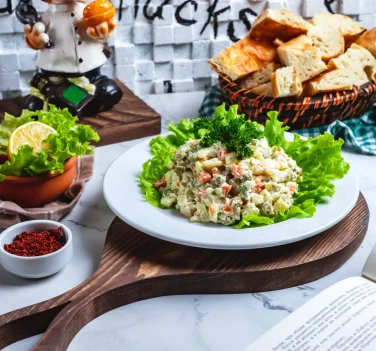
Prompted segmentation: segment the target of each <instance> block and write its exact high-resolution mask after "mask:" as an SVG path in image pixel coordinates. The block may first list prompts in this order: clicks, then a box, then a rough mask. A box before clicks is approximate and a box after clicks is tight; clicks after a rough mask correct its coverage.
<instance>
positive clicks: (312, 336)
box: [244, 246, 376, 351]
mask: <svg viewBox="0 0 376 351" xmlns="http://www.w3.org/2000/svg"><path fill="white" fill-rule="evenodd" d="M375 350H376V246H375V247H374V248H373V250H372V252H371V254H370V256H369V257H368V259H367V262H366V264H365V266H364V268H363V273H362V277H353V278H348V279H345V280H342V281H340V282H339V283H336V284H334V285H333V286H331V287H330V288H328V289H326V290H324V291H323V292H321V293H320V294H318V295H317V296H315V297H314V298H313V299H312V300H310V301H309V302H307V303H306V304H304V305H303V306H302V307H300V308H299V309H297V310H296V311H295V312H294V313H292V314H291V315H289V316H288V317H287V318H285V319H284V320H283V321H282V322H280V323H279V324H277V325H276V326H275V327H273V328H272V329H271V330H269V331H268V332H267V333H266V334H264V335H263V336H262V337H261V338H260V339H258V340H257V341H256V342H255V343H253V344H252V345H250V346H248V347H247V348H246V349H245V350H244V351H375Z"/></svg>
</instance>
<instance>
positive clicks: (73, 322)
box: [0, 194, 369, 351]
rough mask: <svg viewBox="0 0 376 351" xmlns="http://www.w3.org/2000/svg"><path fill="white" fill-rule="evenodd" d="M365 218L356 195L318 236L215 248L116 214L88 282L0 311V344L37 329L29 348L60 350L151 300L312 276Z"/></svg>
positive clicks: (354, 240)
mask: <svg viewBox="0 0 376 351" xmlns="http://www.w3.org/2000/svg"><path fill="white" fill-rule="evenodd" d="M368 221H369V211H368V207H367V203H366V201H365V199H364V197H363V195H361V194H360V196H359V199H358V202H357V204H356V206H355V207H354V209H353V210H352V211H351V213H350V214H349V215H348V216H347V217H346V218H345V219H343V220H342V221H341V222H340V223H338V224H337V225H335V226H334V227H332V228H330V229H328V230H327V231H325V232H324V233H321V234H320V235H316V236H314V237H311V238H308V239H306V240H302V241H299V242H296V243H292V244H288V245H283V246H278V247H271V248H266V249H256V250H243V251H219V250H209V249H199V248H194V247H188V246H183V245H177V244H173V243H169V242H166V241H162V240H160V239H156V238H153V237H151V236H148V235H146V234H143V233H141V232H139V231H138V230H136V229H134V228H132V227H130V226H129V225H127V224H126V223H124V222H122V221H121V220H120V219H119V218H115V220H114V221H113V222H112V224H111V226H110V228H109V230H108V233H107V237H106V241H105V246H104V250H103V255H102V260H101V264H100V266H99V268H98V270H97V271H96V272H95V273H94V274H93V275H92V276H91V277H90V278H89V279H88V280H87V281H85V282H83V283H81V284H80V285H78V286H77V287H75V288H73V289H71V290H69V291H67V292H66V293H64V294H62V295H60V296H57V297H55V298H52V299H50V300H48V301H44V302H41V303H37V304H35V305H32V306H29V307H25V308H21V309H19V310H16V311H13V312H10V313H7V314H4V315H2V316H0V349H2V348H4V347H5V346H7V345H9V344H11V343H13V342H16V341H18V340H21V339H24V338H27V337H30V336H32V335H36V334H39V333H43V332H44V335H43V336H42V338H41V339H40V340H39V342H38V343H37V344H36V345H35V347H34V348H33V349H32V350H34V351H52V350H54V351H63V350H66V349H67V348H68V345H69V343H70V342H71V341H72V339H73V338H74V336H75V335H76V334H77V333H78V331H79V330H80V329H81V328H83V327H84V326H85V325H86V324H87V323H89V322H90V321H92V320H93V319H94V318H96V317H98V316H100V315H102V314H103V313H105V312H107V311H110V310H112V309H114V308H117V307H120V306H123V305H127V304H129V303H132V302H136V301H140V300H145V299H150V298H153V297H158V296H167V295H181V294H234V293H247V292H258V291H268V290H277V289H283V288H288V287H291V286H296V285H300V284H305V283H308V282H311V281H314V280H317V279H319V278H322V277H323V276H325V275H327V274H329V273H331V272H333V271H334V270H336V269H337V268H339V267H340V266H341V265H342V264H343V263H344V262H346V261H347V260H348V259H349V258H350V256H351V255H352V254H353V253H354V252H355V251H356V249H357V248H358V247H359V246H360V244H361V242H362V240H363V238H364V236H365V234H366V232H367V228H368ZM277 228H278V226H276V229H277ZM177 230H179V229H178V227H177ZM281 234H282V233H281Z"/></svg>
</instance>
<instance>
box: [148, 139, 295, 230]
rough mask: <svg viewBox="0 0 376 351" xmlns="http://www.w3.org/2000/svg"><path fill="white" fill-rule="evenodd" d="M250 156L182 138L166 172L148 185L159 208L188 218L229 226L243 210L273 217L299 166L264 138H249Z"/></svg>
mask: <svg viewBox="0 0 376 351" xmlns="http://www.w3.org/2000/svg"><path fill="white" fill-rule="evenodd" d="M248 146H249V147H250V149H251V150H252V154H251V156H250V157H247V158H243V159H241V160H239V159H238V158H237V155H236V153H235V152H230V151H229V150H228V149H227V148H226V145H225V144H224V143H222V142H221V141H218V142H215V143H214V144H213V145H211V146H209V147H203V146H202V145H201V144H200V139H197V140H188V141H187V142H186V143H185V144H183V145H181V146H180V147H179V149H178V150H177V151H176V152H175V155H174V157H173V160H172V164H171V166H170V170H169V171H168V172H167V173H166V174H165V175H164V176H163V177H162V178H161V179H159V180H158V181H157V182H156V183H155V184H154V185H155V187H156V188H158V190H159V192H160V193H161V200H160V203H161V205H162V206H163V207H173V206H175V207H176V209H178V210H179V211H180V212H181V213H182V214H183V215H184V216H186V217H188V218H189V220H190V221H192V222H214V223H220V224H224V225H231V224H234V223H235V222H237V221H239V220H241V219H242V218H243V217H244V216H247V215H249V214H255V215H262V216H267V217H271V218H272V217H274V216H275V214H276V213H277V212H278V211H287V210H289V209H290V207H291V206H292V205H293V195H294V194H295V192H296V191H297V190H298V183H299V182H300V180H301V174H302V170H301V169H300V168H299V167H298V166H297V164H296V162H295V161H294V160H293V159H292V158H291V157H289V156H288V155H287V154H286V153H285V151H284V150H283V149H282V148H281V147H280V146H273V147H269V145H268V142H267V140H266V138H265V137H262V138H260V139H254V140H252V141H251V142H250V143H249V144H248Z"/></svg>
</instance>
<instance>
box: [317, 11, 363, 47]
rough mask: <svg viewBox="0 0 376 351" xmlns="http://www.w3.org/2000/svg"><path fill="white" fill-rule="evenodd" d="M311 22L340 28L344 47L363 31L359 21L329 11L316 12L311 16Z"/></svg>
mask: <svg viewBox="0 0 376 351" xmlns="http://www.w3.org/2000/svg"><path fill="white" fill-rule="evenodd" d="M312 23H313V24H314V25H316V26H319V27H326V28H327V27H328V26H329V27H332V28H337V29H340V30H341V32H342V34H343V36H344V38H345V47H346V48H348V47H350V46H351V44H352V43H354V42H355V41H356V40H357V38H358V37H359V36H360V35H361V34H362V33H363V32H364V31H365V28H364V27H362V26H361V25H360V23H359V22H357V21H354V20H353V19H351V18H350V17H348V16H344V15H340V14H334V15H333V14H331V13H329V12H322V13H318V14H317V15H315V16H314V17H313V18H312Z"/></svg>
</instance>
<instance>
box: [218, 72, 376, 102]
mask: <svg viewBox="0 0 376 351" xmlns="http://www.w3.org/2000/svg"><path fill="white" fill-rule="evenodd" d="M219 86H220V88H221V89H222V91H223V92H224V93H225V94H226V95H228V93H227V91H230V93H231V94H233V96H232V99H239V98H240V97H241V98H246V99H250V100H258V99H260V98H261V97H262V100H263V102H264V103H266V104H270V103H273V102H275V103H280V104H281V103H283V104H293V105H295V104H306V105H307V104H309V107H311V106H312V107H315V106H314V105H317V104H318V102H320V101H321V102H322V101H323V98H324V97H325V96H327V98H328V103H332V104H336V103H337V102H336V100H341V101H343V100H345V101H349V100H352V99H354V98H355V97H356V95H359V96H360V97H363V96H364V97H365V96H368V95H370V94H371V93H372V92H373V91H376V84H375V83H374V82H373V81H369V82H367V83H365V84H362V85H361V86H360V87H357V86H354V88H353V89H352V90H343V91H333V92H327V93H323V94H317V95H314V96H311V97H301V98H297V97H285V98H273V97H271V96H265V95H258V94H255V93H252V92H250V91H249V90H250V89H243V88H240V87H239V85H238V84H237V83H236V82H235V81H232V80H231V79H230V78H229V77H227V76H223V75H219ZM315 108H317V107H315Z"/></svg>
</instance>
